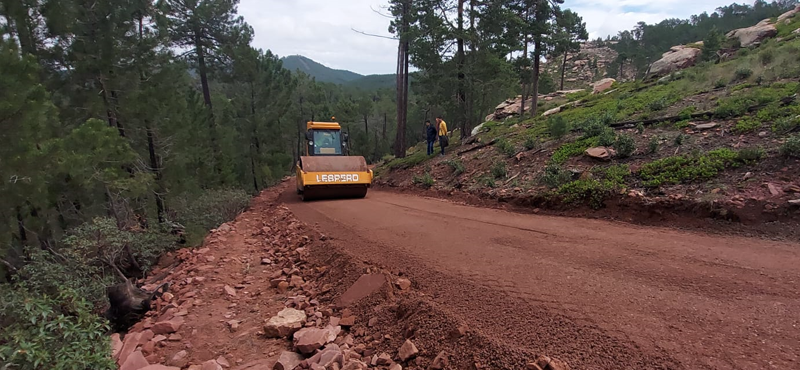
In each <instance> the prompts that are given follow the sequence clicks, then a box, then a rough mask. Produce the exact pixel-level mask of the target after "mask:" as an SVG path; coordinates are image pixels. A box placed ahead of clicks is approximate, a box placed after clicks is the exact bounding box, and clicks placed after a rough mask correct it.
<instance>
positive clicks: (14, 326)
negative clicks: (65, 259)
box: [0, 277, 117, 370]
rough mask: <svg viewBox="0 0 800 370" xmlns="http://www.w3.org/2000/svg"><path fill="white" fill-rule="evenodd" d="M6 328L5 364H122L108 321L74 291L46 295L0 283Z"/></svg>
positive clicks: (23, 369)
mask: <svg viewBox="0 0 800 370" xmlns="http://www.w3.org/2000/svg"><path fill="white" fill-rule="evenodd" d="M62 278H66V277H62ZM0 327H2V328H3V329H2V330H0V363H2V364H5V366H4V367H3V369H20V370H35V369H54V370H84V369H98V370H104V369H109V370H110V369H116V368H117V367H116V364H115V363H114V360H112V359H111V345H110V341H109V339H108V337H107V336H106V333H107V332H108V330H110V328H109V327H108V323H107V322H105V320H103V319H101V318H100V317H98V316H97V315H95V314H94V313H92V305H91V304H90V303H89V302H87V301H85V300H84V299H83V298H82V297H81V294H80V293H78V292H75V291H73V290H69V289H61V290H60V291H59V292H57V293H56V294H54V295H46V294H40V293H36V292H34V291H32V290H31V289H29V288H28V287H26V286H22V285H17V286H12V285H8V284H0Z"/></svg>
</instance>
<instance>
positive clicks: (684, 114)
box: [678, 105, 697, 121]
mask: <svg viewBox="0 0 800 370" xmlns="http://www.w3.org/2000/svg"><path fill="white" fill-rule="evenodd" d="M695 111H697V107H695V106H694V105H693V106H690V107H686V108H683V110H681V112H680V113H678V116H680V119H682V120H687V121H688V120H690V119H692V114H694V112H695Z"/></svg>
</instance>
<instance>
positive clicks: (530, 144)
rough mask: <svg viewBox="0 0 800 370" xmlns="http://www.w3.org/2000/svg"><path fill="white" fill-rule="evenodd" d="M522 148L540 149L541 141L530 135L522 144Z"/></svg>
mask: <svg viewBox="0 0 800 370" xmlns="http://www.w3.org/2000/svg"><path fill="white" fill-rule="evenodd" d="M522 146H523V147H525V150H533V149H536V148H538V147H539V140H538V139H537V138H536V136H533V135H528V137H526V138H525V142H524V143H523V144H522Z"/></svg>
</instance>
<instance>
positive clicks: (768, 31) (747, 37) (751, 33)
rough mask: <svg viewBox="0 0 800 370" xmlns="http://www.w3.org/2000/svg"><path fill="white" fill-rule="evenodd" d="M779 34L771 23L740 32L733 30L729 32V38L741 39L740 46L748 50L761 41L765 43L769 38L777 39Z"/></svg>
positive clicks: (742, 29)
mask: <svg viewBox="0 0 800 370" xmlns="http://www.w3.org/2000/svg"><path fill="white" fill-rule="evenodd" d="M777 34H778V29H777V28H775V26H774V25H772V24H769V23H766V24H765V23H763V22H762V23H759V24H757V25H755V26H753V27H747V28H740V29H738V30H733V31H731V32H728V34H727V35H725V36H727V37H728V38H729V39H739V44H740V45H741V47H743V48H747V47H750V46H754V45H758V44H760V43H761V41H764V40H766V39H768V38H771V37H775V35H777Z"/></svg>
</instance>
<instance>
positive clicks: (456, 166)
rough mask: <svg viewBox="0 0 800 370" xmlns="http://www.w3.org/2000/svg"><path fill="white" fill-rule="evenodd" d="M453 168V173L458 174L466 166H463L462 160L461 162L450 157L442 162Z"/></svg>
mask: <svg viewBox="0 0 800 370" xmlns="http://www.w3.org/2000/svg"><path fill="white" fill-rule="evenodd" d="M444 163H445V164H447V165H448V166H450V168H451V169H452V170H453V175H456V176H458V175H460V174H462V173H464V171H466V170H467V169H466V167H464V162H461V160H460V159H450V160H447V161H445V162H444Z"/></svg>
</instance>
